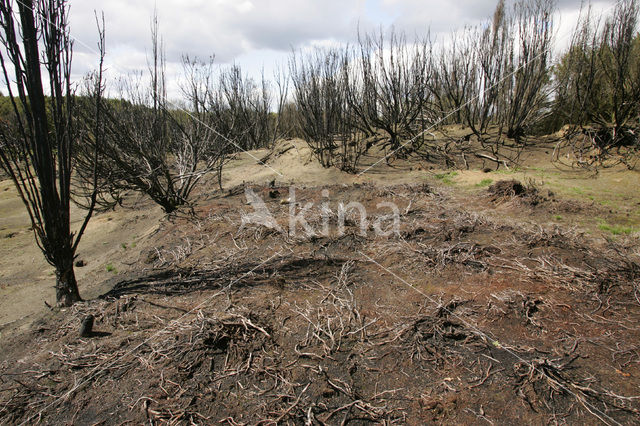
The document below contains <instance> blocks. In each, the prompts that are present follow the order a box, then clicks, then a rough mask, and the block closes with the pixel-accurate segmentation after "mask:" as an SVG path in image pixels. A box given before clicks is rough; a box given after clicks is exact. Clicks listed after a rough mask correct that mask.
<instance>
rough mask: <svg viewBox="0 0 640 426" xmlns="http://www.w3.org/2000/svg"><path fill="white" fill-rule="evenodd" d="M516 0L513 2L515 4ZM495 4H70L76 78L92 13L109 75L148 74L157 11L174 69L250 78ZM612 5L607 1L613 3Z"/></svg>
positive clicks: (567, 21)
mask: <svg viewBox="0 0 640 426" xmlns="http://www.w3.org/2000/svg"><path fill="white" fill-rule="evenodd" d="M513 1H514V0H507V3H513ZM496 3H497V0H455V1H454V0H137V1H131V0H109V1H99V0H70V5H71V20H70V21H71V32H72V36H73V37H74V38H75V39H76V42H75V63H74V73H75V75H77V76H80V75H82V74H84V73H86V72H87V71H89V70H91V69H92V68H93V67H94V66H95V65H96V63H97V58H96V56H95V54H94V52H95V46H96V42H97V30H96V22H95V16H94V11H95V10H98V11H103V12H104V16H105V21H106V31H107V32H106V37H107V67H108V68H109V70H110V73H111V74H114V75H118V74H124V73H126V72H129V71H131V70H136V69H145V68H146V66H147V56H148V55H147V52H148V51H149V50H150V45H151V36H150V27H151V18H152V15H153V13H154V7H157V12H158V18H159V25H160V32H161V35H162V38H163V42H164V45H165V47H166V54H167V61H168V64H169V68H170V69H171V72H168V76H169V78H172V77H173V75H174V74H177V73H178V70H179V61H180V57H181V55H182V54H189V55H191V56H199V57H201V58H207V57H209V56H211V55H214V54H215V56H216V62H217V63H218V64H230V63H234V62H235V63H238V64H239V65H241V66H242V67H243V69H245V70H247V71H248V72H249V73H250V74H252V75H254V76H255V75H257V74H258V73H259V72H260V70H261V69H262V67H263V65H264V68H265V70H266V73H267V75H268V74H269V73H270V70H271V69H273V68H274V67H275V66H276V64H275V63H274V62H276V61H280V62H283V61H286V56H287V53H288V52H289V51H290V50H291V48H295V49H297V48H307V47H309V46H323V45H324V46H326V45H335V44H339V43H345V42H353V41H355V39H356V36H357V29H358V27H359V28H360V29H361V30H365V31H366V30H370V29H374V28H378V27H388V26H389V25H391V24H393V25H394V26H395V28H396V29H397V30H401V31H406V32H407V33H408V35H409V37H411V36H412V35H413V34H418V35H425V34H426V33H427V30H428V28H429V27H430V28H431V30H432V34H438V33H448V32H450V31H451V30H453V29H456V28H461V27H462V26H464V25H467V24H474V23H477V22H480V21H482V20H483V19H487V18H489V17H490V16H491V14H492V12H493V9H494V8H495V5H496ZM612 3H613V1H606V2H604V3H603V4H609V5H610V4H612ZM580 5H581V1H580V0H559V8H560V10H561V12H562V14H561V20H560V25H561V26H562V30H563V31H565V32H567V31H570V29H571V28H572V26H573V25H574V22H575V17H576V16H577V13H576V11H577V10H578V9H579V8H580Z"/></svg>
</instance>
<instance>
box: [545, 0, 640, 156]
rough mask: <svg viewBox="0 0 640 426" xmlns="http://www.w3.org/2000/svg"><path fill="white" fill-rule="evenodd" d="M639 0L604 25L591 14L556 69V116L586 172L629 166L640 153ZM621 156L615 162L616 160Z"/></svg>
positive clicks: (632, 0) (624, 4) (619, 8)
mask: <svg viewBox="0 0 640 426" xmlns="http://www.w3.org/2000/svg"><path fill="white" fill-rule="evenodd" d="M638 13H639V6H638V2H637V1H635V0H625V1H621V2H619V3H618V4H617V6H616V8H615V10H614V12H613V13H612V15H611V16H609V17H607V18H606V19H605V21H604V23H601V22H599V21H598V20H596V19H595V18H594V17H593V16H592V12H591V11H590V10H587V11H586V12H585V13H584V14H583V15H582V17H581V20H580V23H579V24H578V27H577V28H576V31H575V32H574V36H573V39H572V42H571V46H570V47H569V49H568V51H567V52H566V53H565V54H564V55H563V57H562V58H561V60H560V61H559V63H558V64H557V66H556V72H555V79H556V82H557V89H556V102H555V105H554V112H555V114H556V115H557V116H558V117H561V118H562V123H561V124H567V125H568V128H567V131H566V132H565V138H566V141H565V143H564V144H565V145H566V146H568V148H569V149H570V150H571V151H572V152H573V154H574V157H575V163H576V164H577V165H579V166H580V167H586V168H590V167H596V168H597V167H602V166H610V165H613V164H616V163H618V162H620V161H621V162H624V163H625V164H626V165H627V166H628V167H633V159H634V158H635V152H636V151H637V150H638V148H640V146H639V144H638V136H637V135H638V132H639V131H640V124H639V113H638V111H640V35H639V34H638ZM614 150H615V151H616V152H617V154H620V155H619V156H617V160H614V161H611V160H612V157H613V156H612V154H614V153H616V152H614Z"/></svg>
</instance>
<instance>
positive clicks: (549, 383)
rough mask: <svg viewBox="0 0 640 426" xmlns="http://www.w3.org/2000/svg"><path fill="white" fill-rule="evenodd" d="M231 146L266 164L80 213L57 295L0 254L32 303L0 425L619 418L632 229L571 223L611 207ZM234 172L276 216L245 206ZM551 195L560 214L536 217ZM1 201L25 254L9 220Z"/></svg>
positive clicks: (636, 349) (636, 317)
mask: <svg viewBox="0 0 640 426" xmlns="http://www.w3.org/2000/svg"><path fill="white" fill-rule="evenodd" d="M251 155H252V156H253V157H257V158H258V159H264V160H265V161H266V163H267V165H268V166H269V167H271V169H270V168H268V167H264V166H260V165H257V164H256V160H255V159H254V158H253V157H252V156H247V155H245V154H243V155H239V156H238V157H237V158H236V159H235V160H234V162H233V163H232V164H231V165H230V166H229V168H228V170H227V172H226V174H225V179H224V182H225V185H224V187H225V189H224V191H220V190H219V189H216V187H215V180H214V179H213V178H212V179H211V181H210V182H205V184H204V185H202V188H201V192H200V193H199V194H198V201H197V203H196V204H195V206H194V211H193V212H180V213H178V214H175V215H171V216H168V217H163V216H162V215H161V214H160V212H159V210H157V209H156V208H155V207H154V206H152V205H151V204H150V203H149V202H148V201H145V200H137V201H136V202H135V203H134V201H135V200H133V199H132V200H130V203H129V204H130V205H131V206H132V207H131V208H129V209H126V210H117V211H115V212H110V213H105V214H101V215H98V216H97V217H96V218H95V219H94V221H93V222H92V228H91V230H90V232H89V233H88V235H87V237H86V241H85V242H84V243H83V244H84V245H83V247H82V248H81V250H80V253H81V258H82V259H83V260H84V261H85V262H86V266H84V267H82V268H78V270H85V268H86V270H87V271H88V272H86V273H85V272H82V274H83V275H82V276H81V277H80V283H81V293H82V294H83V295H84V297H85V299H86V301H85V302H82V303H78V304H76V305H74V306H73V307H72V308H69V309H65V310H57V309H54V310H49V309H47V308H46V307H44V304H43V303H41V302H39V303H36V302H38V300H39V299H38V298H49V297H52V296H53V295H52V293H53V291H52V290H51V289H50V288H49V287H50V285H51V284H50V277H47V276H46V273H43V272H42V271H43V269H41V268H40V266H38V265H39V264H31V265H30V267H27V266H22V267H18V266H16V267H14V269H4V268H5V265H8V264H9V263H10V261H9V260H2V262H4V263H3V264H2V265H0V266H1V267H2V270H3V274H4V275H3V276H2V279H3V280H8V281H3V282H5V284H4V285H5V288H4V289H2V292H3V293H2V294H3V304H2V305H1V306H0V310H1V314H2V315H3V318H14V317H16V316H19V315H24V313H25V312H26V311H25V309H26V308H25V307H24V306H26V304H27V303H31V304H35V306H34V307H32V308H31V309H32V310H31V312H32V313H30V314H29V315H30V316H29V318H28V319H26V320H23V321H22V323H21V325H20V326H18V325H13V326H11V325H7V326H5V328H4V330H2V331H3V336H2V343H0V344H1V345H2V350H1V351H0V371H1V372H2V374H1V376H0V419H1V420H0V421H2V423H23V422H26V423H31V422H35V421H42V422H44V423H51V424H126V423H132V424H140V423H150V424H158V423H168V424H189V423H196V424H231V425H237V424H391V423H399V424H433V423H435V424H454V423H455V424H459V423H464V424H482V423H507V424H514V423H525V424H528V423H535V424H543V423H544V424H547V423H569V424H575V423H580V424H600V423H605V424H617V423H621V424H634V423H636V422H637V419H638V418H639V415H640V399H639V395H640V343H638V342H640V328H639V327H638V324H640V286H639V284H638V283H639V282H640V256H639V253H640V251H639V247H640V246H639V241H638V237H637V235H634V234H631V235H622V236H619V237H616V238H613V237H612V236H611V235H605V234H603V233H602V232H596V230H597V228H593V227H589V226H587V225H585V226H577V224H579V223H582V222H581V221H582V220H583V219H584V218H585V217H587V216H594V215H600V216H602V217H603V218H604V219H607V220H614V219H615V218H616V217H617V213H618V212H616V213H615V214H614V213H608V212H606V211H603V210H602V209H603V207H602V206H601V205H594V204H593V203H589V202H588V201H585V200H576V199H570V198H567V197H563V196H562V195H557V193H556V192H555V191H553V193H549V192H548V190H547V189H545V190H543V189H542V188H538V189H536V192H535V196H536V197H537V198H538V202H536V203H530V202H527V200H529V199H531V196H530V195H531V193H529V196H523V195H526V194H527V191H529V190H528V189H527V188H529V186H527V184H524V183H518V184H519V185H521V186H522V187H523V188H524V190H525V191H524V192H522V193H520V194H518V193H516V191H515V189H514V186H515V183H514V182H510V183H501V184H499V185H498V186H499V187H500V188H502V187H504V188H507V191H502V192H500V193H499V195H500V196H499V197H496V194H497V192H496V191H495V190H491V191H490V190H489V189H487V187H482V188H477V187H475V183H472V184H470V185H469V186H465V187H461V186H455V185H450V184H443V183H442V182H441V181H440V179H438V178H437V177H434V176H433V173H431V172H429V171H428V166H426V165H424V164H421V163H412V162H411V161H409V160H407V162H403V163H400V162H398V163H396V164H393V165H392V166H387V165H386V164H385V165H376V167H375V168H374V170H373V172H372V173H371V174H367V175H364V176H357V175H348V174H344V173H341V172H339V171H337V170H332V169H329V170H326V169H322V168H321V167H320V166H319V165H317V163H316V162H314V161H313V159H312V158H311V156H310V154H309V152H308V148H305V145H304V143H303V142H302V141H287V142H282V143H281V144H279V145H278V146H277V147H276V149H275V150H274V152H273V153H269V152H268V151H256V152H252V153H251ZM374 162H375V159H371V164H373V163H374ZM284 172H286V173H284ZM278 173H281V174H282V176H280V175H279V174H278ZM477 173H478V175H483V176H485V177H486V176H487V175H490V176H493V177H494V178H495V174H494V173H483V172H482V171H481V170H480V171H478V172H477ZM248 176H251V180H249V179H248V178H247V177H248ZM460 176H467V175H465V173H463V172H461V173H460ZM274 179H275V182H274V183H273V184H271V181H272V180H274ZM513 179H514V177H513V176H510V175H505V176H504V179H503V180H505V181H507V180H513ZM289 184H295V187H296V192H295V204H294V200H292V193H291V192H290V187H289ZM3 185H5V183H3ZM245 188H250V189H251V190H252V191H253V193H255V194H258V195H260V196H261V197H262V199H263V200H264V203H265V206H266V208H267V209H268V210H269V212H270V213H271V215H272V216H273V218H274V219H275V223H277V225H278V226H275V224H274V223H271V224H270V226H265V225H260V224H255V223H251V222H250V221H247V215H248V214H250V213H252V212H253V206H251V205H248V203H247V198H246V197H245ZM508 189H510V191H508ZM7 192H9V193H10V190H8V191H7ZM14 198H15V197H14ZM14 198H12V197H10V196H7V198H6V199H2V201H1V202H2V203H7V204H2V208H3V209H8V207H6V206H7V205H8V204H9V203H13V204H11V205H12V206H14V205H15V206H16V208H17V205H16V204H15V200H14ZM356 201H357V202H359V203H361V204H362V205H363V206H364V207H365V209H366V212H367V220H368V222H367V223H366V224H365V226H364V228H363V227H361V217H360V216H359V215H358V214H356V213H357V210H356V209H350V210H348V211H347V214H346V217H345V219H344V230H343V231H342V232H341V228H340V226H339V224H340V217H339V215H338V213H337V212H338V211H339V206H340V204H342V205H344V206H346V205H347V204H348V203H350V202H356ZM384 202H387V203H388V202H392V203H394V204H395V205H396V206H397V207H398V209H399V214H400V221H399V227H398V228H397V230H396V231H397V232H390V233H387V235H376V232H375V230H376V228H375V225H376V224H377V225H380V227H381V228H382V229H384V230H389V227H390V226H391V222H390V220H389V219H388V218H386V219H385V217H386V215H388V214H389V213H390V209H389V208H388V207H385V206H384V205H381V203H384ZM308 203H312V204H311V206H310V207H309V208H308V214H307V215H306V216H305V218H306V221H307V223H308V225H309V227H310V228H311V229H312V230H314V234H313V235H309V234H307V233H305V232H303V231H302V230H301V227H302V225H301V224H300V223H298V224H297V226H298V228H297V232H296V233H295V234H293V233H292V232H291V228H290V223H289V213H290V210H291V209H293V210H294V211H296V212H299V211H300V209H302V208H303V207H304V206H305V205H307V204H308ZM567 203H568V204H567ZM565 204H566V205H569V204H570V205H573V207H572V208H564V206H565ZM323 206H324V207H323ZM559 211H562V213H563V216H564V217H565V218H564V220H565V221H566V222H567V223H555V222H553V221H551V220H550V219H549V218H550V217H551V216H552V215H557V212H559ZM4 217H5V216H3V219H4ZM6 217H7V218H8V219H7V221H6V222H4V221H3V225H2V227H4V228H6V229H5V230H3V232H16V231H15V229H22V231H20V232H23V231H24V234H25V235H24V241H22V240H20V241H21V242H20V243H19V244H23V245H24V246H23V247H24V248H23V250H24V251H25V253H28V256H32V258H33V259H36V258H37V252H36V251H35V250H33V248H29V247H31V246H29V245H28V244H27V241H28V239H27V237H29V236H28V235H27V234H28V233H27V232H26V231H25V230H24V229H23V228H24V227H26V226H28V224H26V223H25V222H24V221H23V219H24V218H23V217H22V216H20V215H19V214H17V213H16V216H15V218H13V217H14V216H6ZM12 218H13V219H12ZM109 218H111V220H109ZM243 219H244V220H243ZM21 221H22V222H21ZM325 224H326V225H327V229H328V232H322V231H323V226H325ZM287 231H288V232H287ZM378 234H380V233H378ZM134 235H135V237H134ZM14 238H16V237H12V238H6V239H3V242H4V243H5V244H0V247H2V250H4V251H5V253H9V252H12V251H15V250H16V247H17V242H16V241H18V240H15V239H14ZM20 238H22V237H20ZM103 241H107V242H108V244H102V242H103ZM123 242H124V243H126V244H125V245H126V248H124V247H122V245H121V243H123ZM133 243H135V247H132V245H133ZM9 244H12V245H9ZM12 258H14V259H17V261H21V262H24V261H25V258H24V257H22V255H19V256H15V255H13V256H12ZM107 263H110V264H111V265H112V267H113V268H115V269H117V273H114V272H113V270H112V271H111V272H108V271H106V269H105V265H106V264H107ZM36 266H37V267H36ZM84 274H86V275H84ZM79 275H80V273H79ZM29 280H31V281H33V282H32V283H31V284H28V281H29ZM14 283H15V284H14ZM47 286H49V287H47ZM13 288H16V290H12V289H13ZM23 288H24V289H26V288H29V289H30V290H29V291H27V290H21V289H23ZM11 291H15V294H16V296H9V297H15V298H14V299H4V296H5V294H11ZM31 293H37V294H38V296H37V297H35V296H30V294H31ZM4 300H7V302H4ZM19 300H23V301H24V304H25V305H24V306H23V305H13V304H14V303H17V301H19ZM16 306H17V307H16ZM38 307H39V308H38ZM16 311H19V312H18V313H16ZM20 312H21V313H20ZM89 315H91V316H92V317H93V328H92V331H91V333H89V334H88V335H87V336H80V329H81V325H82V322H83V320H85V318H87V317H88V316H89Z"/></svg>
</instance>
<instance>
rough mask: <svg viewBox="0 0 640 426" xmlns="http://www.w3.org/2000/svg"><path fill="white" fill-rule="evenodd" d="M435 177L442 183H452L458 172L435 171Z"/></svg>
mask: <svg viewBox="0 0 640 426" xmlns="http://www.w3.org/2000/svg"><path fill="white" fill-rule="evenodd" d="M435 176H436V179H438V180H440V181H442V183H444V184H446V185H453V184H455V182H454V181H453V178H454V177H456V176H458V172H448V173H436V175H435Z"/></svg>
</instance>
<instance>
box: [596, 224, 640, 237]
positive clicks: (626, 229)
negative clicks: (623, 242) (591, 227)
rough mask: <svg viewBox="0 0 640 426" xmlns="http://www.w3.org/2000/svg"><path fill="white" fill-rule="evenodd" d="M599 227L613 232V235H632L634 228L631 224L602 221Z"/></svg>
mask: <svg viewBox="0 0 640 426" xmlns="http://www.w3.org/2000/svg"><path fill="white" fill-rule="evenodd" d="M598 229H600V230H601V231H605V232H611V233H612V234H613V235H630V234H631V233H633V232H634V229H633V228H632V227H630V226H623V225H610V224H608V223H600V225H598Z"/></svg>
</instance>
